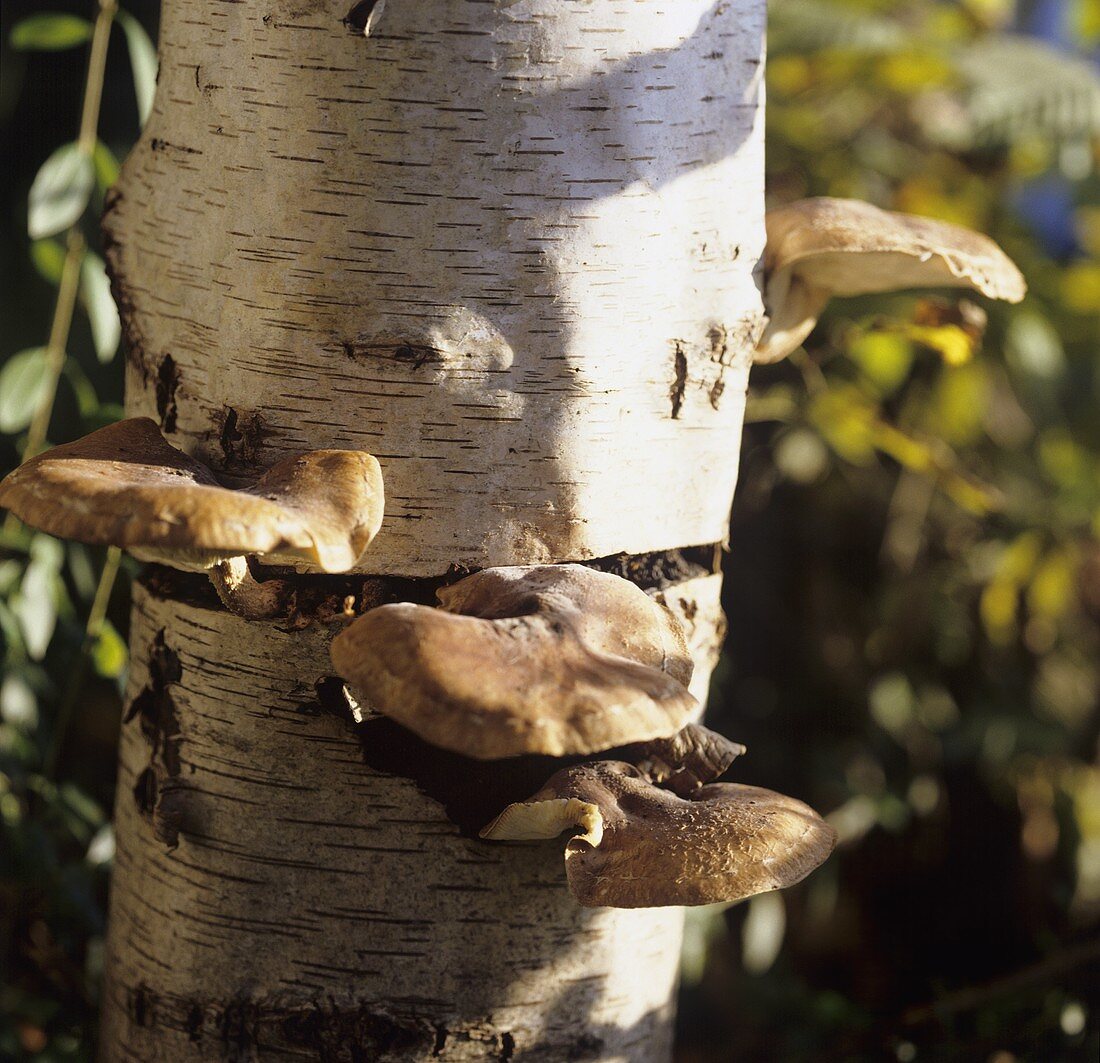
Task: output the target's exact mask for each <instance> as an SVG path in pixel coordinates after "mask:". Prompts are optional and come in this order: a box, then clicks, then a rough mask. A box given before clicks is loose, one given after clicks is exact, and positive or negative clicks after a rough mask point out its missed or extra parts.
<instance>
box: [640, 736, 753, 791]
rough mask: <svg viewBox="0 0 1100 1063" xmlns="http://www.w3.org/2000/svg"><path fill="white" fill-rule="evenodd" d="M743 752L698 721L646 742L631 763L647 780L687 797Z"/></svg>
mask: <svg viewBox="0 0 1100 1063" xmlns="http://www.w3.org/2000/svg"><path fill="white" fill-rule="evenodd" d="M744 752H745V747H744V746H743V745H741V744H740V743H739V742H731V741H730V740H729V739H728V738H726V737H725V736H724V735H720V734H718V733H717V732H715V731H711V730H709V729H708V728H706V727H704V726H703V725H702V724H698V723H689V724H688V725H687V727H685V728H684V729H683V730H682V731H680V732H679V733H678V734H674V735H673V736H672V737H671V738H655V739H654V740H653V741H652V742H646V743H645V744H644V745H643V746H641V748H640V749H639V750H638V754H639V757H638V760H637V761H636V764H635V766H636V767H637V769H638V770H639V771H640V772H641V773H642V775H644V776H645V778H647V779H648V780H649V781H650V782H653V783H658V784H659V785H661V786H664V787H666V788H667V789H669V790H671V791H672V792H673V793H674V794H679V795H680V797H687V796H688V795H689V794H691V793H694V792H695V791H696V790H698V789H699V787H700V786H702V785H703V784H704V783H708V782H711V781H712V780H713V779H717V778H718V777H719V776H720V775H723V774H724V773H725V771H726V769H727V768H728V767H729V766H730V765H731V764H732V763H733V762H734V761H735V760H736V759H737V758H738V757H739V756H741V754H742V753H744ZM627 759H628V760H633V759H634V758H633V757H627Z"/></svg>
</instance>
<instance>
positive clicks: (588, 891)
mask: <svg viewBox="0 0 1100 1063" xmlns="http://www.w3.org/2000/svg"><path fill="white" fill-rule="evenodd" d="M570 828H579V833H576V834H575V835H574V836H573V837H572V838H570V839H569V841H568V842H567V843H566V846H565V870H566V876H567V878H568V880H569V889H570V890H571V892H572V893H573V896H574V897H576V898H577V900H578V901H580V903H581V904H583V905H585V906H586V907H600V906H604V905H606V906H609V907H613V908H655V907H661V906H664V905H674V904H680V905H692V904H712V903H714V902H717V901H739V900H743V899H744V898H746V897H751V896H753V895H754V894H757V893H765V892H767V891H769V890H778V889H784V888H785V887H787V886H793V885H794V884H795V883H796V882H800V881H801V880H802V879H804V878H805V877H806V876H807V875H808V874H809V873H810V872H811V871H813V870H814V869H815V868H816V867H818V866H819V865H820V864H821V863H822V862H824V860H825V858H826V857H827V856H828V855H829V854H830V853H831V852H832V851H833V847H834V846H835V845H836V832H835V831H834V830H833V828H832V827H830V826H829V825H828V824H827V823H826V822H825V821H824V820H823V819H822V818H821V817H820V816H819V815H818V814H817V813H816V812H815V811H814V810H813V809H812V808H810V807H809V806H808V805H804V804H803V803H802V802H801V801H796V800H795V799H794V798H793V797H784V796H783V795H782V794H777V793H773V792H772V791H771V790H762V789H760V788H759V787H756V786H742V785H740V784H737V783H708V784H706V785H703V786H699V787H698V788H696V789H695V790H692V791H690V792H688V794H687V795H686V796H683V797H682V796H679V795H677V794H675V793H672V792H670V791H669V790H665V789H662V788H661V787H659V786H657V785H654V783H653V782H651V781H650V780H649V779H647V778H646V777H645V775H644V774H643V773H642V772H641V771H640V770H639V769H638V768H635V767H632V766H631V765H630V764H624V763H622V762H618V761H600V762H597V763H594V764H586V765H581V766H579V767H574V768H567V769H565V770H564V771H560V772H558V773H557V774H556V775H554V776H553V777H552V778H551V779H550V780H549V781H548V782H547V784H546V785H545V786H544V787H543V788H542V789H541V790H540V791H539V792H538V793H536V794H535V795H534V796H533V797H531V798H529V799H528V800H527V801H523V802H519V803H516V804H512V805H509V806H508V807H507V808H506V809H505V810H504V811H503V812H502V813H501V814H500V815H499V816H497V818H496V819H495V820H493V822H492V823H490V824H489V825H488V826H487V827H486V828H485V829H484V830H483V831H482V837H484V838H487V839H489V840H491V841H530V840H535V839H543V838H555V837H557V836H558V835H559V834H561V833H562V831H564V830H568V829H570Z"/></svg>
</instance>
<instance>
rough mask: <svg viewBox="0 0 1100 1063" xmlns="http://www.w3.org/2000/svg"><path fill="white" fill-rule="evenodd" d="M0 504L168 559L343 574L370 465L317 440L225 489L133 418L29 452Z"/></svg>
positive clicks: (373, 471)
mask: <svg viewBox="0 0 1100 1063" xmlns="http://www.w3.org/2000/svg"><path fill="white" fill-rule="evenodd" d="M0 506H6V507H7V508H8V509H10V510H11V511H12V512H13V513H14V514H15V515H16V516H17V517H18V518H19V519H20V520H22V521H23V522H24V523H26V524H29V525H31V526H32V527H35V528H39V529H41V530H42V531H45V532H49V533H50V534H51V535H57V536H60V537H62V538H66V539H76V540H79V541H80V542H85V543H97V544H101V545H111V546H121V547H125V548H127V549H129V550H131V551H132V552H134V553H136V554H137V555H138V556H141V557H144V558H146V559H149V560H158V561H163V562H164V563H166V564H169V565H174V566H175V567H177V568H199V569H207V568H210V567H211V566H212V565H213V564H214V563H216V562H217V561H219V560H222V559H224V558H228V557H237V556H240V555H244V554H264V555H268V556H269V558H270V559H272V560H276V561H278V560H283V559H288V560H289V559H293V560H303V561H307V562H309V563H311V564H313V565H316V566H318V567H319V568H321V569H323V570H324V571H326V572H344V571H346V570H347V569H349V568H351V567H352V566H353V565H354V564H355V562H356V561H357V560H358V558H359V556H360V555H361V554H362V553H363V551H364V550H365V549H366V547H367V545H368V544H369V543H370V541H371V540H372V539H373V538H374V536H375V535H376V534H377V532H378V528H379V526H380V525H381V522H382V511H383V489H382V473H381V470H380V469H379V467H378V462H377V461H376V460H375V459H374V458H373V457H372V456H371V455H369V454H364V453H360V452H358V451H347V450H318V451H314V452H312V453H309V454H303V455H301V456H299V457H295V458H287V459H284V460H283V461H280V462H279V463H278V464H277V465H274V466H273V467H272V468H271V469H269V470H268V471H267V472H266V473H264V475H263V476H261V477H260V479H259V480H257V481H256V483H254V484H253V485H252V486H251V487H246V488H243V489H241V490H231V489H229V488H227V487H222V486H221V485H220V484H219V483H218V482H217V480H216V479H215V478H214V475H213V473H211V471H210V470H209V469H208V468H206V466H204V465H203V464H201V463H200V462H198V461H196V460H195V459H194V458H191V457H189V456H188V455H186V454H184V453H182V452H181V451H179V450H176V448H175V447H172V446H170V445H169V444H168V443H167V442H166V441H165V439H164V437H163V436H162V435H161V433H160V429H159V428H158V427H157V425H156V423H155V422H154V421H152V420H150V419H149V418H148V417H134V418H131V419H129V420H125V421H120V422H118V424H113V425H109V426H108V427H106V428H101V429H99V431H97V432H92V433H91V435H87V436H85V437H84V438H83V439H78V440H76V442H74V443H66V444H64V445H63V446H59V447H54V448H53V449H52V450H48V451H46V452H45V453H43V454H40V455H38V456H37V457H34V458H31V459H30V460H29V461H27V462H25V463H24V464H23V465H21V466H20V467H19V468H17V469H16V470H15V471H14V472H12V473H11V474H10V475H8V476H7V477H6V478H5V479H4V480H3V482H2V483H0Z"/></svg>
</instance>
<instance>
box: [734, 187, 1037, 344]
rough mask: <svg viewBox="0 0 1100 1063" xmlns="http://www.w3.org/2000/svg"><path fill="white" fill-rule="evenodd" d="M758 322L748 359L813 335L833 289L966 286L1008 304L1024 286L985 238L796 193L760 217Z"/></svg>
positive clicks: (867, 292) (863, 290) (867, 207)
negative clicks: (761, 325)
mask: <svg viewBox="0 0 1100 1063" xmlns="http://www.w3.org/2000/svg"><path fill="white" fill-rule="evenodd" d="M765 225H766V228H767V246H766V247H765V249H764V277H765V287H764V304H765V306H766V308H767V312H768V324H767V327H766V328H765V329H764V334H763V336H762V337H761V339H760V343H759V344H758V345H757V348H756V354H755V359H754V360H755V361H756V362H757V363H758V364H759V363H771V362H777V361H779V360H780V359H782V358H785V357H786V356H787V355H788V354H790V353H791V352H792V351H794V350H796V349H797V348H798V347H799V345H800V344H801V343H802V341H803V340H804V339H805V338H806V337H807V336H808V335H809V334H810V332H812V331H813V328H814V325H816V324H817V319H818V317H819V316H820V314H821V312H822V310H824V309H825V304H826V303H827V302H828V301H829V299H830V298H832V297H833V296H834V295H870V294H873V293H875V292H888V291H899V290H903V289H906V288H972V289H974V290H975V291H978V292H981V293H982V294H983V295H985V296H988V297H989V298H990V299H1004V300H1006V301H1007V302H1010V303H1018V302H1019V301H1020V300H1021V299H1022V298H1023V297H1024V293H1025V292H1026V291H1027V285H1026V284H1025V283H1024V278H1023V277H1022V276H1021V274H1020V271H1019V270H1018V269H1017V268H1016V266H1015V265H1014V264H1013V262H1012V260H1011V259H1010V258H1009V257H1008V256H1007V255H1006V254H1005V253H1004V252H1003V251H1002V250H1001V249H1000V248H999V247H998V246H997V245H996V244H995V243H994V242H993V241H992V240H990V239H989V238H988V237H987V236H982V235H981V234H980V233H976V232H972V231H971V230H970V229H964V228H963V227H962V226H959V225H951V224H949V223H948V222H942V221H934V220H932V219H930V218H920V217H917V216H915V215H912V214H897V213H893V212H891V211H885V210H880V209H879V208H878V207H875V206H872V205H871V204H870V203H860V202H859V201H857V200H848V199H829V198H820V199H802V200H798V201H797V202H795V203H790V204H788V205H786V206H783V207H778V208H776V209H775V210H770V211H768V212H767V215H766V216H765Z"/></svg>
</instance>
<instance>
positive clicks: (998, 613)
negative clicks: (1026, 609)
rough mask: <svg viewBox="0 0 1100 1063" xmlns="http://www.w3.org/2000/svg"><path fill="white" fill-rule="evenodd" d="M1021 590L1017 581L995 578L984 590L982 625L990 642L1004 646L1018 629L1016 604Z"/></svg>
mask: <svg viewBox="0 0 1100 1063" xmlns="http://www.w3.org/2000/svg"><path fill="white" fill-rule="evenodd" d="M1018 593H1019V591H1018V589H1017V587H1016V584H1015V583H1011V582H1006V581H1003V580H1000V579H995V580H994V581H993V582H992V583H989V584H987V585H986V587H985V589H984V590H983V591H982V598H981V603H980V611H981V616H982V625H983V626H984V627H985V630H986V634H987V635H988V636H989V640H990V642H993V643H995V644H996V645H998V646H1004V645H1006V644H1007V643H1009V642H1011V641H1012V635H1013V633H1014V632H1015V630H1016V605H1017V595H1018Z"/></svg>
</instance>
